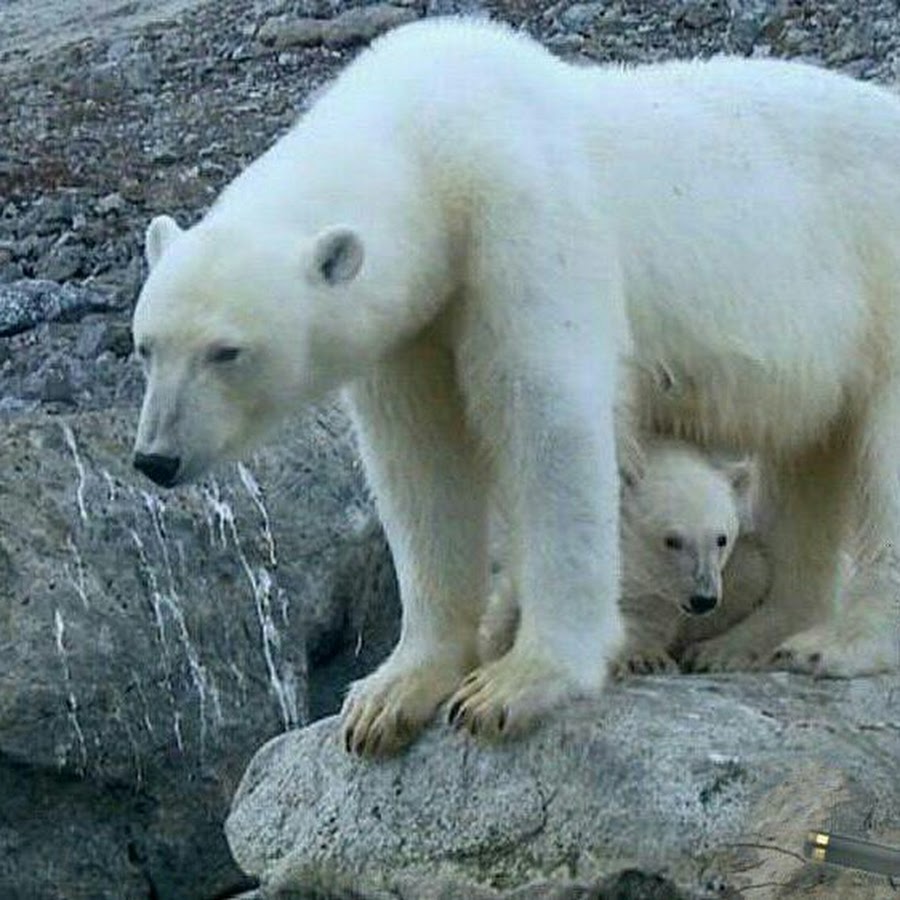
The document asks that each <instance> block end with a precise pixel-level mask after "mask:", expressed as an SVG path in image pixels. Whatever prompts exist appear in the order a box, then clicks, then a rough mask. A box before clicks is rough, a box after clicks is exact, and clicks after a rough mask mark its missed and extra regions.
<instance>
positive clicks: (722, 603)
mask: <svg viewBox="0 0 900 900" xmlns="http://www.w3.org/2000/svg"><path fill="white" fill-rule="evenodd" d="M754 499H755V479H754V469H753V466H752V465H751V464H750V463H749V462H744V461H742V462H738V463H735V462H725V461H720V462H718V463H717V464H714V463H713V462H712V461H711V460H710V458H709V457H708V456H707V455H706V454H704V453H702V452H700V451H698V450H697V449H696V448H693V447H690V446H689V445H687V444H683V443H681V442H678V441H664V440H663V441H654V442H652V443H650V444H649V445H648V446H647V447H646V448H645V450H644V453H643V466H642V472H641V474H640V476H639V477H637V478H634V477H628V478H626V479H625V481H624V484H623V490H622V515H621V554H622V562H623V576H622V593H621V598H620V601H619V605H620V608H621V610H622V613H623V615H624V619H625V631H626V642H625V646H624V647H623V648H622V650H621V652H620V653H619V654H618V656H617V657H616V659H615V660H614V663H613V669H614V671H615V672H616V674H618V675H624V674H627V673H629V672H636V673H645V672H660V671H675V670H676V669H677V662H676V657H677V655H678V654H680V652H681V651H682V650H683V649H684V648H685V647H686V646H687V645H688V644H691V643H694V642H697V641H701V640H704V639H707V638H709V637H712V636H714V635H718V634H721V633H722V632H724V631H725V630H727V628H729V627H730V626H731V625H733V624H734V623H736V622H738V621H740V620H741V619H742V618H744V617H745V616H747V615H748V614H749V613H750V612H751V611H752V610H753V609H754V608H755V607H756V606H757V605H758V604H759V603H760V602H762V601H763V599H764V597H765V595H766V593H767V591H768V589H769V587H770V584H771V572H770V568H769V566H768V565H767V562H766V558H765V554H764V552H763V551H762V549H761V548H760V546H759V544H758V541H756V540H755V538H754V537H753V536H752V535H751V536H748V537H744V536H742V534H741V532H742V528H751V529H752V527H753V521H754V512H755V510H754ZM723 542H724V543H723ZM500 556H501V557H502V556H503V550H502V548H501V550H500ZM515 594H516V592H515V586H514V584H513V582H512V579H511V578H510V577H509V575H508V573H506V572H504V571H502V570H501V572H500V574H499V575H498V576H497V578H496V582H495V588H494V591H493V592H492V594H491V597H490V598H489V600H488V605H487V609H486V611H485V615H484V617H483V619H482V622H481V625H480V628H479V653H480V655H481V657H482V659H486V660H492V659H496V658H499V657H500V656H502V655H503V654H504V653H505V652H506V651H507V650H508V649H509V647H510V646H511V644H512V642H513V639H514V636H515V632H516V628H517V626H518V609H517V606H516V602H517V601H516V595H515ZM693 597H707V598H710V599H713V600H715V603H716V605H715V606H714V607H713V608H712V609H710V610H708V611H705V612H704V613H703V614H698V613H697V612H696V611H695V610H694V608H693V607H692V603H691V600H692V598H693Z"/></svg>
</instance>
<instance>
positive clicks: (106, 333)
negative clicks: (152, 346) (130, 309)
mask: <svg viewBox="0 0 900 900" xmlns="http://www.w3.org/2000/svg"><path fill="white" fill-rule="evenodd" d="M75 349H76V352H77V353H78V355H79V356H80V357H82V358H83V359H96V358H97V357H98V356H100V355H101V354H102V353H106V352H109V353H112V354H113V355H114V356H117V357H119V358H124V357H127V356H129V355H130V354H131V351H132V349H133V341H132V337H131V327H130V326H129V325H128V323H126V322H121V321H116V320H111V319H108V318H105V317H97V318H94V319H92V320H91V321H85V322H84V323H83V325H82V328H81V331H80V333H79V335H78V341H77V343H76V345H75Z"/></svg>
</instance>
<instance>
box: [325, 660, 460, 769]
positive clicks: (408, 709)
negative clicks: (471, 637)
mask: <svg viewBox="0 0 900 900" xmlns="http://www.w3.org/2000/svg"><path fill="white" fill-rule="evenodd" d="M465 671H466V667H465V666H464V665H462V664H460V663H459V661H458V660H455V659H450V660H448V659H444V658H436V659H434V660H431V661H429V662H428V663H427V664H419V665H409V666H404V665H402V664H401V663H400V662H399V661H398V662H396V663H394V662H393V661H392V659H388V660H387V661H386V662H385V663H384V665H383V666H382V667H381V668H380V669H378V670H377V671H375V672H373V673H372V674H371V675H369V676H368V677H366V678H362V679H360V680H359V681H357V682H355V683H354V684H353V686H352V687H351V688H350V691H349V693H348V694H347V698H346V700H345V701H344V706H343V709H342V710H341V720H342V723H341V740H342V742H343V744H344V747H345V749H346V750H347V752H348V753H355V754H356V755H357V756H390V755H391V754H394V753H397V752H398V751H400V750H402V749H403V748H404V747H405V746H406V745H407V744H409V743H410V742H411V741H412V740H413V739H414V738H415V737H416V735H418V734H419V732H420V731H421V730H422V729H423V728H424V727H425V726H426V725H427V724H428V722H429V721H430V720H431V718H432V717H433V716H434V713H435V710H436V709H437V707H438V705H439V704H440V703H441V702H442V701H443V700H445V699H446V698H447V696H448V695H449V694H450V692H451V691H452V690H453V688H455V687H456V686H457V685H458V684H459V682H460V679H461V678H462V676H463V675H464V674H465Z"/></svg>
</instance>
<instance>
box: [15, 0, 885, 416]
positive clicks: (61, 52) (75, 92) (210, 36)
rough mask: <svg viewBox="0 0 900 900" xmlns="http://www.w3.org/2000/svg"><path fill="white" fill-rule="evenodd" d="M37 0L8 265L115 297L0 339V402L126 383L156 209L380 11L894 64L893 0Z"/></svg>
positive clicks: (200, 203)
mask: <svg viewBox="0 0 900 900" xmlns="http://www.w3.org/2000/svg"><path fill="white" fill-rule="evenodd" d="M33 7H34V4H31V3H28V2H25V0H12V2H10V0H6V2H0V73H2V79H3V91H2V92H0V133H2V135H3V140H2V142H0V283H3V282H12V281H16V280H17V279H21V278H39V279H51V280H54V281H59V282H73V281H75V282H81V283H86V284H90V285H93V286H96V287H97V288H99V289H101V290H105V291H109V292H110V293H111V294H112V296H113V297H114V298H115V299H116V300H117V301H118V303H119V306H120V310H121V312H120V314H119V315H112V316H105V317H103V318H101V319H97V318H93V319H92V320H91V322H90V327H89V328H88V330H87V336H85V330H84V329H82V328H81V327H79V326H77V325H75V326H73V325H71V324H54V325H50V326H42V327H39V328H38V329H37V330H31V331H29V332H28V333H26V334H23V335H19V336H16V337H12V338H11V339H9V340H7V341H4V342H3V343H2V344H0V394H2V397H3V401H2V405H0V414H2V413H15V412H18V411H22V410H33V409H43V410H45V411H47V412H54V411H62V410H71V409H90V408H100V407H104V406H106V405H108V404H109V403H110V402H113V401H120V400H122V401H125V400H133V399H134V397H135V394H136V390H137V387H136V385H135V384H134V383H133V382H134V379H133V378H131V377H129V376H128V375H127V374H126V368H127V367H128V357H129V353H130V347H129V344H128V337H127V332H126V329H125V328H124V327H123V323H125V322H127V318H128V313H129V310H130V307H131V304H132V303H133V301H134V298H135V295H136V293H137V290H138V288H139V285H140V283H141V279H142V275H143V264H142V260H141V253H140V247H141V240H142V234H143V230H144V228H145V227H146V224H147V222H148V221H149V219H150V218H151V217H152V216H153V215H154V214H156V213H159V212H163V211H165V212H168V213H171V214H173V215H175V216H176V217H177V218H178V219H179V221H180V222H181V223H182V224H184V225H186V224H190V223H192V222H193V221H195V220H196V219H197V218H198V217H199V216H200V215H201V214H202V213H203V211H204V210H205V209H206V208H207V207H208V206H209V204H210V202H211V201H212V199H213V198H214V197H215V195H216V194H217V192H218V191H219V190H220V189H221V187H222V186H223V185H224V184H225V183H227V181H228V180H229V179H230V178H231V177H232V176H234V174H235V173H236V172H238V171H239V170H240V169H241V168H242V167H243V166H244V165H245V164H246V163H247V162H248V161H249V160H251V159H253V158H254V157H255V156H257V155H258V154H259V153H260V152H261V151H262V150H263V149H264V148H265V147H267V146H268V145H269V144H270V143H271V142H272V141H273V140H274V139H275V138H276V137H277V136H278V135H280V134H281V133H282V132H283V131H284V130H285V129H286V128H288V127H289V126H290V124H291V123H292V121H293V120H294V119H295V118H296V116H297V115H298V113H299V112H301V111H302V110H303V108H304V103H305V102H306V99H307V98H308V97H309V95H310V93H311V91H312V90H313V89H314V88H315V87H316V86H318V85H320V84H322V83H323V82H324V81H326V80H327V79H329V78H330V77H332V76H333V75H334V74H335V73H336V71H337V70H338V69H339V68H340V66H341V65H342V64H343V63H345V62H346V60H347V59H349V58H350V57H351V56H352V55H353V54H354V53H355V52H357V51H358V49H359V47H360V46H362V45H363V44H364V43H365V41H366V40H367V39H368V38H370V37H371V36H372V35H373V34H375V33H377V32H378V31H379V30H383V29H384V28H385V27H386V26H389V25H391V24H396V23H399V22H401V21H405V20H408V19H412V18H416V17H419V16H421V15H426V14H429V15H434V14H441V13H449V12H457V11H464V12H477V13H489V14H491V15H494V16H496V17H498V18H501V19H504V20H506V21H508V22H511V23H513V24H515V25H517V26H521V27H523V28H525V29H527V30H528V31H530V32H531V33H532V34H534V35H536V36H537V37H539V38H540V39H541V40H543V41H544V42H545V43H546V44H547V45H548V46H550V47H551V48H553V49H554V50H555V51H557V52H558V53H560V54H561V55H564V56H566V57H569V58H573V59H584V60H596V61H602V62H609V61H613V62H625V63H632V62H642V61H652V60H660V59H666V58H671V57H689V56H696V55H702V56H708V55H710V54H713V53H718V52H723V51H724V52H734V53H745V54H750V53H752V54H755V55H768V54H774V55H779V56H788V57H801V58H807V59H811V60H814V61H817V62H821V63H824V64H826V65H829V66H833V67H836V68H839V69H842V70H843V71H846V72H849V73H851V74H853V75H857V76H859V77H861V78H867V79H868V78H871V79H876V80H879V81H883V82H893V81H895V80H896V78H897V77H898V75H900V16H898V4H897V3H896V2H893V0H892V2H888V0H864V2H854V0H831V2H827V0H826V2H812V0H808V2H797V0H791V2H783V0H730V2H726V0H682V2H677V0H669V2H659V3H657V2H653V3H648V2H643V0H613V2H593V3H568V2H556V3H547V2H536V3H531V2H523V0H511V2H503V0H501V2H484V3H481V2H477V0H397V2H395V3H394V4H385V3H371V4H361V3H352V2H340V0H305V2H293V3H292V2H286V0H230V2H228V3H200V2H198V0H193V2H190V3H189V2H186V0H182V2H174V0H170V2H168V3H164V4H159V3H152V4H151V3H148V2H144V3H134V4H125V5H122V6H117V5H115V4H112V3H103V2H102V0H94V2H92V3H91V4H88V5H87V6H85V5H84V4H81V3H76V2H74V0H55V2H54V3H48V4H38V5H37V7H38V9H39V10H42V11H43V14H38V13H37V12H32V10H33ZM48 10H49V11H50V12H48ZM53 10H55V11H56V15H55V16H54V15H51V13H52V11H53ZM67 13H68V15H67ZM311 18H313V19H321V18H324V19H326V20H327V23H328V26H329V27H328V28H324V27H323V24H322V22H319V21H312V22H311V21H310V19H311ZM89 369H90V371H88V370H89Z"/></svg>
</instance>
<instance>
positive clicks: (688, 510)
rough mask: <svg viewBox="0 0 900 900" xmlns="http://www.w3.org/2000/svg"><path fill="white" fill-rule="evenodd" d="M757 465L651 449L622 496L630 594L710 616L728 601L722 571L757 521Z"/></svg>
mask: <svg viewBox="0 0 900 900" xmlns="http://www.w3.org/2000/svg"><path fill="white" fill-rule="evenodd" d="M754 486H755V478H754V469H753V466H752V464H751V463H750V462H749V461H746V460H744V461H738V462H721V463H717V464H713V462H711V461H710V459H709V458H708V457H707V456H705V455H704V454H703V453H701V452H700V451H699V450H696V449H694V448H692V447H689V446H687V445H685V444H680V443H676V442H660V443H658V444H656V445H654V446H651V447H650V448H648V450H647V454H646V457H645V466H644V469H643V472H642V473H641V475H640V477H639V478H637V479H636V480H632V479H629V480H626V482H625V484H624V486H623V497H622V541H623V559H624V566H625V572H624V585H623V594H624V595H625V596H635V597H637V596H641V595H653V596H657V597H663V598H665V599H666V600H668V601H670V602H671V603H672V604H673V605H675V606H676V607H677V608H678V609H679V610H680V611H681V612H683V613H687V614H690V615H704V614H706V613H710V612H712V611H713V610H714V609H715V608H716V607H717V606H718V605H719V603H720V602H721V601H722V570H723V569H724V567H725V564H726V563H727V562H728V558H729V556H730V555H731V551H732V549H733V547H734V544H735V541H736V540H737V537H738V534H739V532H740V530H741V527H742V524H743V525H746V524H749V520H750V516H751V507H752V494H753V489H754Z"/></svg>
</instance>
